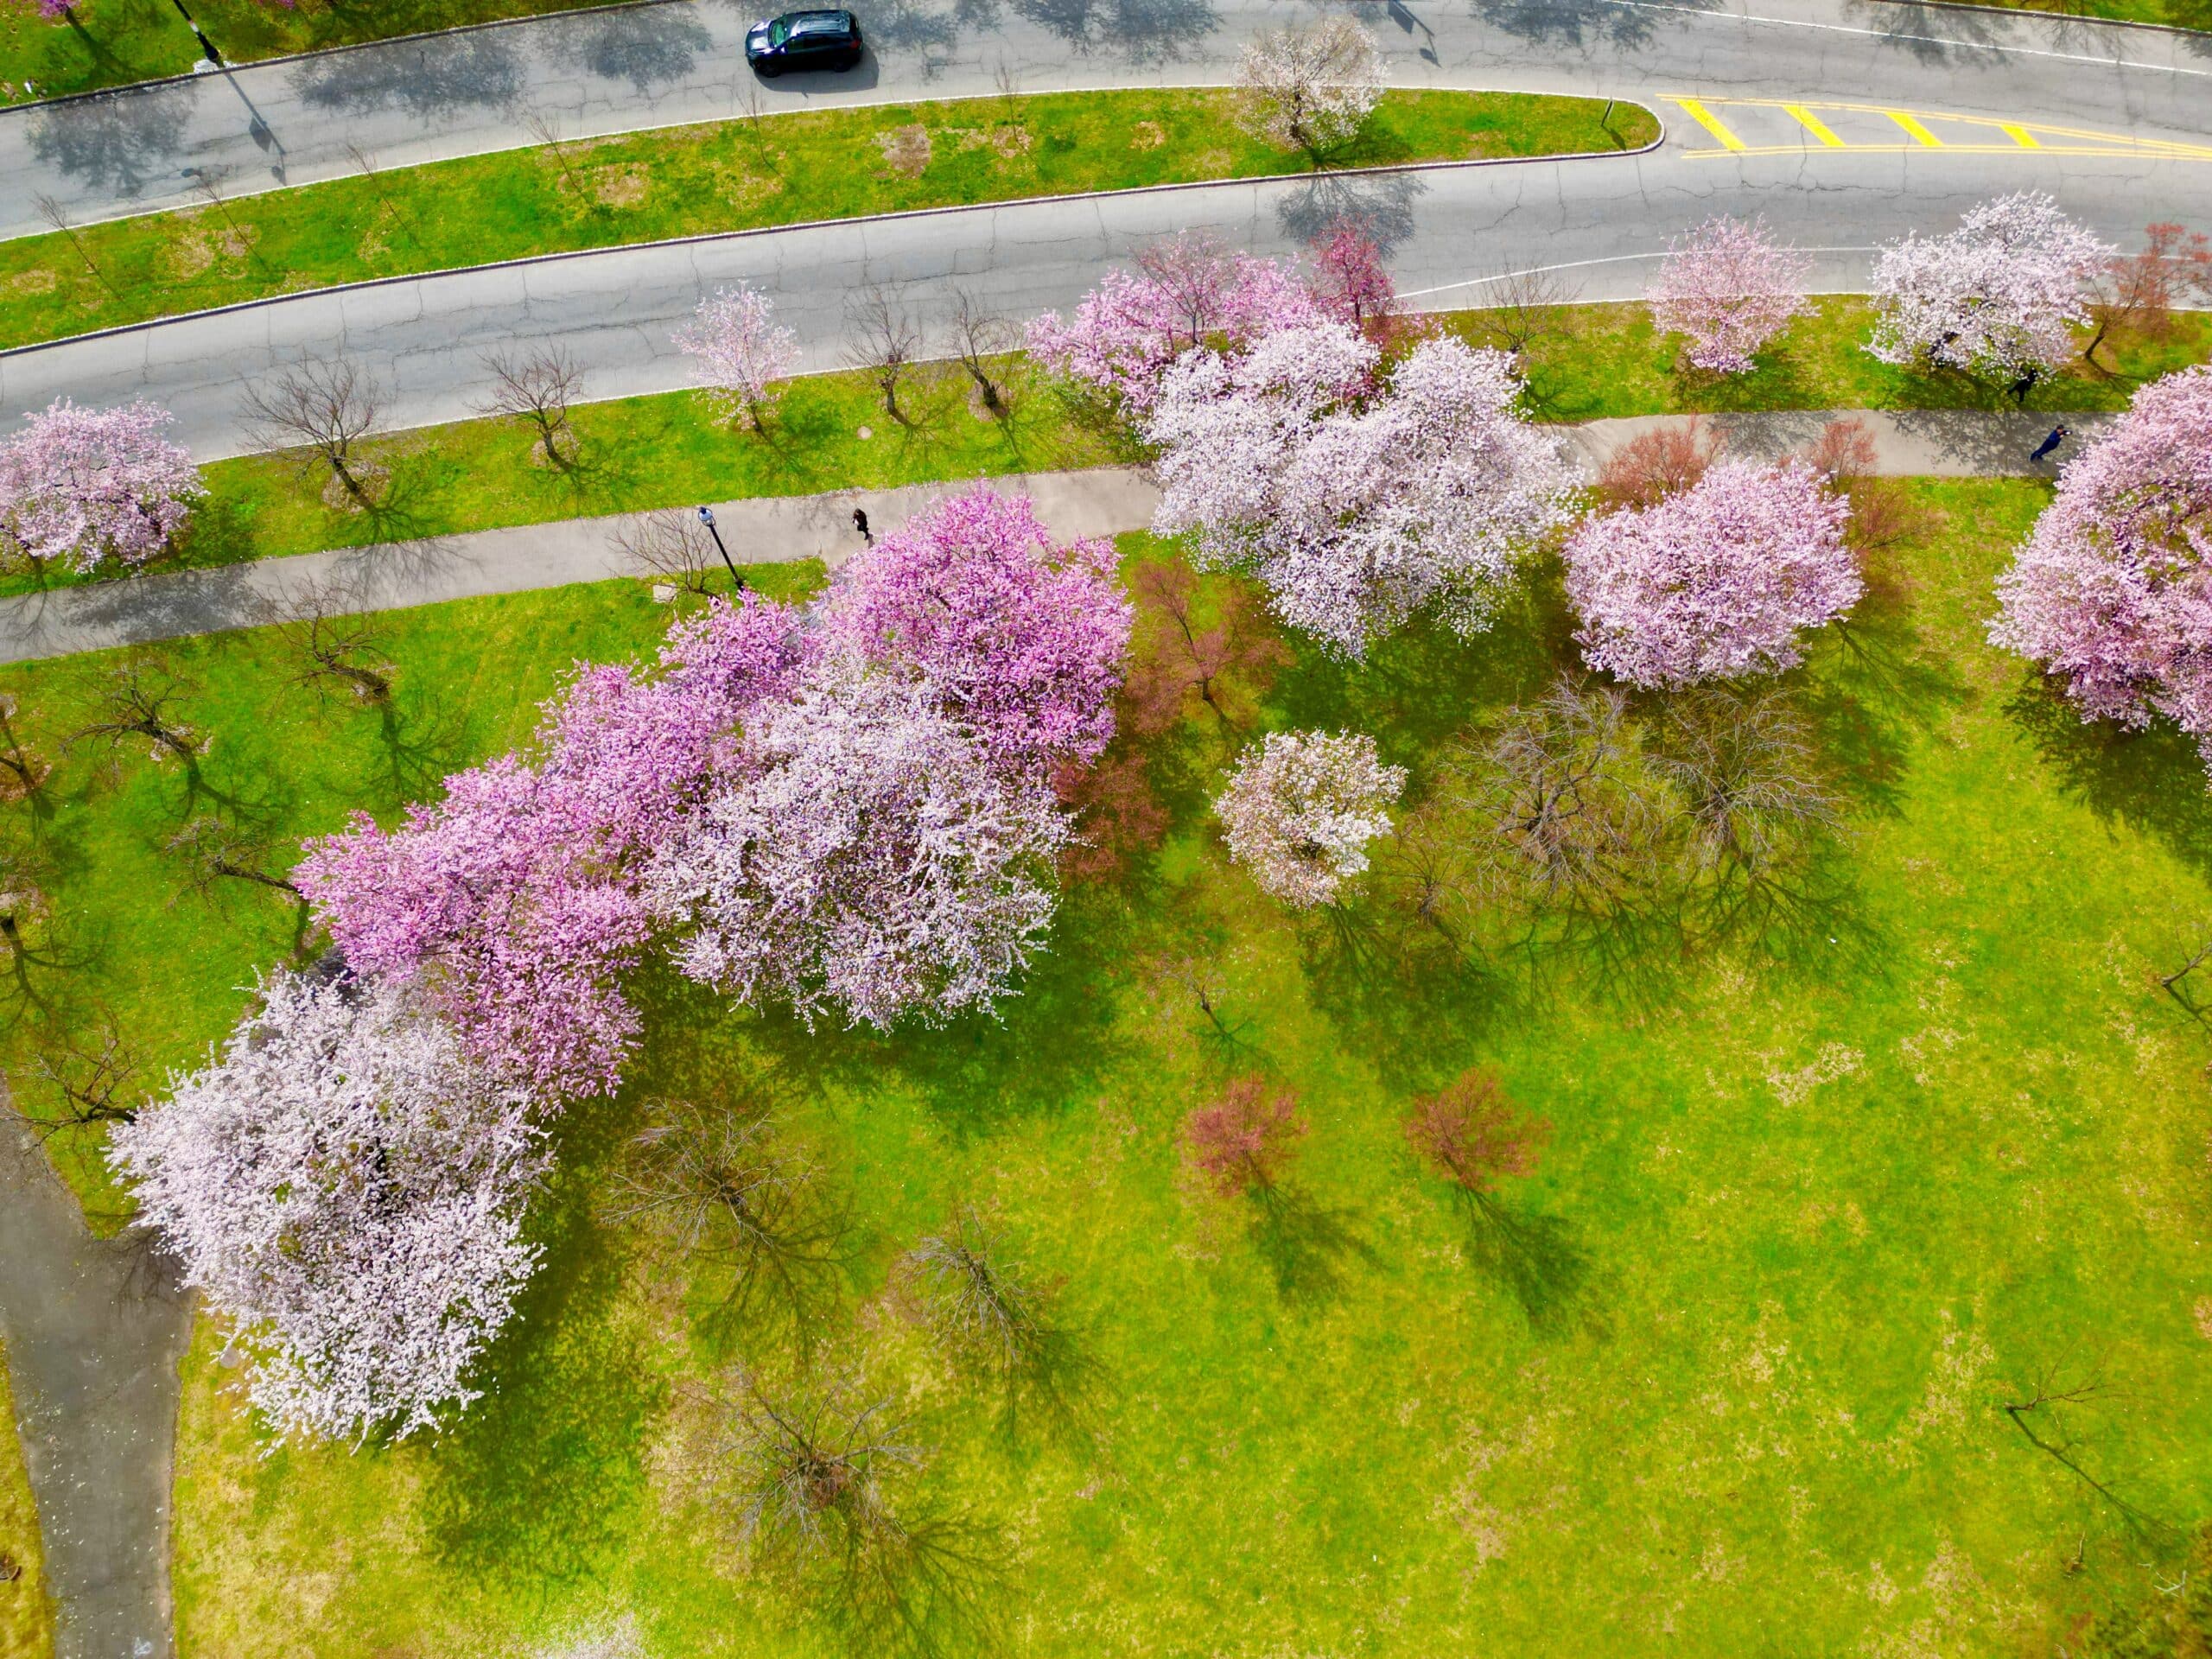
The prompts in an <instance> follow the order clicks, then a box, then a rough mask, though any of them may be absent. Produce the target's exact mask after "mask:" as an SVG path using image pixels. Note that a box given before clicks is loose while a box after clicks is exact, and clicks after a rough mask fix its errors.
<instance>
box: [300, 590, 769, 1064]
mask: <svg viewBox="0 0 2212 1659" xmlns="http://www.w3.org/2000/svg"><path fill="white" fill-rule="evenodd" d="M799 658H800V645H799V642H798V638H797V635H796V619H795V618H794V617H793V616H792V615H791V613H789V612H788V611H785V609H783V608H782V607H779V606H775V605H772V604H768V603H766V602H765V601H760V600H759V599H757V598H755V597H753V596H752V595H749V594H748V595H746V596H744V598H743V599H742V600H741V602H740V603H739V604H738V605H735V606H732V605H729V604H728V603H725V602H719V601H718V602H717V603H715V605H714V606H713V607H710V608H709V610H708V611H707V612H706V613H704V615H703V616H702V617H701V618H700V619H699V620H696V621H694V622H690V623H687V624H684V625H682V626H678V627H677V629H676V630H674V631H673V632H672V633H671V638H670V639H669V642H668V644H667V645H665V646H664V649H663V651H662V653H661V671H660V673H659V674H658V675H656V676H651V677H648V676H643V675H640V674H639V673H637V672H635V671H632V670H631V669H628V668H621V667H608V666H601V667H587V668H585V669H583V670H582V671H579V673H578V674H577V676H576V677H575V679H574V680H573V681H572V682H571V683H569V686H568V687H567V688H566V689H565V690H563V692H562V693H561V694H560V695H559V696H556V698H554V699H553V700H552V701H551V702H549V703H547V704H546V707H545V719H544V721H543V725H542V726H541V728H540V729H539V732H538V735H537V742H536V745H535V749H536V753H535V755H534V756H531V757H525V756H524V755H520V754H508V755H504V756H501V757H500V758H499V759H497V760H493V761H491V762H489V763H487V764H486V765H485V766H478V767H476V768H474V769H473V770H471V771H468V772H457V773H455V774H454V776H452V777H451V778H448V779H447V780H446V785H447V791H446V798H444V799H443V800H442V801H440V802H437V803H435V804H426V805H418V806H416V807H413V808H410V810H409V812H408V815H407V817H406V819H405V821H404V823H401V824H400V825H399V826H398V827H397V828H396V829H391V830H389V831H387V830H384V829H378V826H377V825H376V824H375V823H373V822H372V821H371V820H370V819H369V818H367V817H365V815H357V816H356V817H355V818H354V821H353V825H352V827H351V828H350V829H348V830H346V832H345V833H344V834H341V835H338V836H327V837H325V838H323V839H322V840H321V841H319V842H314V843H311V844H310V846H309V848H308V855H307V857H306V858H305V859H303V860H302V862H301V864H300V867H299V870H298V873H297V874H298V879H299V881H300V885H301V887H302V889H303V890H304V891H305V893H307V895H308V899H309V900H310V902H311V903H312V904H313V905H314V906H315V910H316V913H317V917H318V919H320V920H321V923H322V924H323V925H324V926H325V927H327V929H328V930H329V931H330V934H331V937H332V938H334V939H335V940H336V941H337V943H338V944H339V946H340V949H341V950H344V951H345V953H346V960H347V961H348V963H351V964H352V965H353V968H354V969H357V970H358V971H360V972H364V973H369V974H379V975H387V976H394V977H408V976H417V975H419V976H422V977H423V981H424V983H425V985H426V987H427V988H428V990H429V995H430V996H431V997H432V999H433V1000H434V1001H435V1002H436V1004H437V1005H438V1007H440V1008H441V1009H442V1011H443V1012H444V1014H446V1015H447V1016H448V1018H449V1019H451V1020H453V1021H454V1024H455V1026H456V1027H457V1028H458V1030H459V1032H460V1033H461V1039H462V1041H463V1043H464V1045H465V1046H467V1048H468V1049H469V1051H470V1052H471V1053H472V1055H473V1056H474V1057H475V1058H477V1059H479V1060H480V1061H482V1062H484V1063H486V1064H489V1065H493V1067H494V1068H495V1069H497V1070H498V1071H500V1073H501V1074H502V1075H505V1076H512V1077H517V1078H518V1079H519V1080H522V1081H524V1082H526V1083H527V1084H529V1085H530V1086H531V1087H532V1088H533V1089H536V1090H541V1091H543V1092H544V1093H547V1094H549V1095H552V1096H567V1095H577V1094H588V1093H593V1092H596V1091H599V1090H611V1089H612V1088H613V1086H614V1084H615V1082H616V1080H617V1078H618V1077H619V1076H620V1068H621V1063H622V1058H623V1056H624V1055H625V1053H626V1052H627V1051H628V1048H629V1046H630V1045H631V1043H632V1040H633V1039H634V1038H635V1035H636V1031H637V1015H636V1014H635V1012H634V1011H633V1010H632V1008H631V1007H630V1005H629V1003H628V1002H627V1001H626V1000H625V998H624V997H623V995H622V994H621V992H620V988H619V986H618V984H617V979H618V977H619V976H620V974H621V973H622V971H623V970H625V969H626V968H628V967H629V966H630V965H631V964H632V963H633V962H634V961H635V960H636V959H637V957H638V956H639V952H640V951H641V950H642V949H643V948H644V945H645V941H646V939H647V938H648V936H649V934H650V932H651V930H652V916H651V912H650V910H649V907H648V906H647V904H646V901H645V897H644V895H643V893H642V891H641V888H640V887H639V875H640V874H641V872H642V870H643V868H644V867H645V863H646V862H647V861H648V860H649V858H650V857H651V856H652V854H653V853H654V852H655V850H656V849H658V848H659V847H661V846H662V845H664V844H665V843H666V842H669V841H670V840H671V839H672V838H673V837H674V836H675V834H676V832H677V827H678V825H679V823H681V822H682V821H683V818H684V817H686V816H687V814H688V813H689V812H690V810H693V809H694V808H696V806H697V805H698V804H700V803H701V802H702V800H703V799H704V798H706V796H707V795H708V793H709V788H710V785H711V783H712V780H713V779H714V778H715V775H716V768H717V766H718V765H719V763H720V762H721V760H723V758H724V756H725V752H726V751H727V750H728V748H729V747H730V746H731V744H732V741H733V734H734V732H735V731H736V728H737V726H738V723H739V721H740V719H741V716H742V715H743V714H744V713H745V711H746V710H747V709H749V708H751V707H752V706H753V703H755V702H758V701H760V699H762V698H764V697H771V696H780V695H782V694H784V693H785V692H786V691H788V690H789V689H790V687H791V684H792V683H794V682H795V680H796V678H797V675H798V664H799Z"/></svg>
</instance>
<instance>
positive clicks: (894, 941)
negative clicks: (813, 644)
mask: <svg viewBox="0 0 2212 1659" xmlns="http://www.w3.org/2000/svg"><path fill="white" fill-rule="evenodd" d="M1067 834H1068V828H1067V822H1066V818H1065V815H1064V814H1063V813H1062V812H1061V810H1060V809H1059V808H1058V805H1057V804H1055V802H1054V800H1053V798H1052V791H1051V788H1050V785H1048V784H1047V783H1046V781H1045V780H1044V779H1040V778H1031V777H1026V776H1021V775H1011V774H1008V773H1007V772H1004V771H1003V770H1001V768H999V767H998V766H995V765H994V764H993V761H992V757H991V752H990V749H989V747H988V745H987V743H986V742H985V741H983V740H982V739H981V738H980V737H978V736H977V735H976V734H975V733H974V732H973V731H972V730H970V729H969V728H967V727H966V726H964V725H963V724H962V723H960V722H959V721H956V720H955V719H953V718H952V717H950V715H948V714H947V713H946V712H945V711H944V709H943V707H942V706H941V704H940V703H939V702H938V698H937V697H936V696H934V695H933V692H932V690H931V687H930V686H929V685H927V684H926V683H922V682H919V681H917V680H915V679H914V678H912V677H908V676H904V675H898V674H891V673H883V672H870V671H868V670H867V669H866V668H864V667H863V666H862V665H861V664H856V663H853V662H851V661H849V660H843V661H838V660H833V661H831V662H830V663H829V664H825V666H824V667H823V670H822V671H820V672H818V673H817V674H816V675H815V676H814V677H811V678H810V681H809V683H807V684H805V685H804V687H803V688H802V689H801V690H799V691H798V693H797V694H796V695H795V696H792V697H791V698H790V699H789V700H787V701H782V702H773V703H766V704H763V705H762V706H761V707H760V709H759V710H758V711H756V714H755V715H754V717H753V718H752V719H751V720H749V721H747V728H746V760H745V766H744V768H743V770H742V771H741V772H739V773H738V774H737V775H736V776H735V777H734V780H733V781H731V782H729V783H728V785H726V786H725V787H724V789H723V790H722V791H721V793H720V794H718V795H717V796H716V797H715V798H713V799H712V800H710V801H709V802H708V803H707V804H706V805H705V807H704V808H703V809H702V811H701V813H700V815H699V817H698V820H697V822H696V824H695V825H694V826H693V827H692V829H690V832H689V833H688V834H687V835H686V836H684V837H683V839H682V840H681V841H680V842H677V844H675V845H674V846H673V847H671V849H670V850H669V851H668V852H667V853H666V854H664V855H663V857H662V858H661V859H660V861H658V864H657V866H656V868H655V869H654V870H653V872H652V878H651V880H650V881H649V883H648V889H649V892H650V893H651V894H652V899H653V901H654V903H655V905H656V906H657V908H658V911H659V912H661V913H662V914H664V915H666V916H668V917H670V918H672V919H674V920H677V922H679V923H682V924H686V925H687V931H685V932H684V933H683V936H682V937H681V938H679V939H678V940H677V944H676V945H675V957H676V962H677V966H678V967H679V968H680V969H682V970H683V972H684V973H685V974H687V975H689V976H691V977H692V978H694V979H696V980H699V981H702V982H705V983H708V984H711V985H714V986H716V987H718V988H721V989H722V990H723V991H725V992H727V993H728V994H729V995H732V996H734V998H736V1000H737V1001H740V1002H741V1003H746V1004H754V1005H757V1004H759V1003H761V1002H764V1001H768V1000H770V999H772V998H773V999H780V1000H786V1001H789V1002H790V1003H791V1005H792V1006H793V1007H795V1008H796V1009H797V1010H798V1014H799V1015H800V1017H801V1018H802V1019H804V1020H808V1021H809V1022H811V1021H813V1020H816V1019H817V1018H819V1017H820V1016H821V1015H822V1014H823V1013H824V1012H825V1011H834V1012H836V1014H840V1015H842V1017H843V1018H844V1019H845V1020H848V1021H849V1022H850V1023H852V1024H855V1025H859V1024H863V1023H865V1024H868V1025H872V1026H875V1027H880V1028H887V1027H890V1026H891V1025H892V1024H893V1022H894V1021H896V1020H898V1019H899V1017H900V1016H901V1015H903V1014H909V1013H913V1014H918V1015H920V1016H921V1017H922V1018H923V1019H925V1020H942V1019H944V1018H946V1017H948V1016H950V1015H951V1014H957V1013H961V1012H963V1011H965V1010H968V1009H970V1008H988V1007H989V1006H990V1005H991V1003H992V1002H994V1001H996V1000H997V998H999V997H1000V996H1001V995H1004V994H1005V992H1006V990H1007V987H1008V986H1009V984H1010V983H1011V982H1012V981H1013V978H1014V976H1015V975H1016V974H1017V973H1019V972H1020V970H1021V969H1023V968H1024V967H1026V966H1027V963H1028V961H1029V957H1030V956H1031V954H1032V952H1033V950H1035V949H1036V947H1037V942H1038V939H1039V936H1040V935H1041V934H1042V933H1043V932H1044V931H1045V929H1046V925H1048V924H1049V923H1050V921H1051V920H1052V908H1053V900H1052V888H1051V886H1050V881H1051V877H1052V861H1053V859H1054V857H1055V855H1057V854H1058V851H1059V849H1060V847H1061V845H1062V844H1063V843H1064V842H1065V840H1066V839H1067Z"/></svg>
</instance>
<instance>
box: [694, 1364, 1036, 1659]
mask: <svg viewBox="0 0 2212 1659" xmlns="http://www.w3.org/2000/svg"><path fill="white" fill-rule="evenodd" d="M740 1389H741V1392H740V1394H739V1395H738V1398H737V1399H736V1400H735V1401H734V1402H733V1403H732V1405H731V1406H730V1407H729V1408H728V1413H727V1416H726V1420H725V1427H724V1430H723V1433H722V1434H721V1439H720V1442H719V1444H718V1445H717V1446H715V1453H716V1461H717V1462H718V1463H719V1464H720V1465H721V1468H722V1471H723V1478H724V1481H725V1483H726V1486H727V1491H728V1499H727V1501H728V1503H729V1507H730V1510H731V1514H732V1520H733V1521H734V1525H735V1529H736V1531H737V1533H738V1535H739V1536H740V1538H741V1540H742V1541H744V1542H745V1544H746V1546H747V1548H748V1549H749V1550H750V1551H751V1552H752V1554H753V1557H754V1559H755V1560H761V1561H765V1562H768V1563H772V1564H788V1565H789V1566H791V1567H793V1568H795V1569H796V1570H797V1571H798V1573H799V1574H800V1575H801V1577H802V1580H803V1582H804V1583H805V1584H806V1586H807V1587H808V1589H809V1591H810V1597H809V1599H810V1601H812V1602H813V1604H814V1605H817V1606H818V1607H820V1608H821V1609H822V1610H823V1612H824V1613H825V1614H827V1615H828V1616H829V1618H831V1619H832V1620H833V1621H834V1622H835V1623H836V1624H838V1625H840V1626H842V1630H843V1634H844V1635H845V1637H846V1638H847V1640H848V1642H849V1644H850V1645H851V1647H852V1649H853V1650H854V1651H855V1652H862V1653H868V1654H870V1655H875V1654H906V1655H913V1656H918V1659H939V1656H948V1659H949V1656H951V1655H954V1654H961V1655H968V1654H973V1653H975V1652H976V1651H978V1650H980V1649H983V1648H984V1647H986V1646H987V1645H988V1632H989V1623H988V1621H989V1600H988V1597H989V1592H991V1591H992V1590H993V1589H994V1588H995V1587H996V1586H997V1584H998V1582H999V1580H1000V1577H1001V1574H1000V1573H999V1570H998V1567H997V1563H996V1560H995V1554H996V1551H995V1548H994V1544H993V1541H992V1540H991V1538H990V1536H989V1535H988V1532H987V1531H986V1530H985V1529H982V1528H980V1527H977V1526H976V1525H974V1524H972V1523H970V1522H968V1521H966V1520H964V1519H963V1518H961V1517H958V1516H947V1515H944V1514H940V1513H936V1512H933V1511H931V1510H929V1509H927V1508H926V1507H923V1506H919V1505H914V1504H910V1503H906V1502H904V1501H900V1502H899V1503H894V1502H893V1498H894V1496H895V1495H896V1494H895V1488H896V1487H897V1486H898V1485H899V1483H900V1482H901V1481H903V1480H904V1479H906V1478H908V1477H910V1476H911V1475H912V1473H913V1472H914V1471H916V1470H918V1468H920V1467H921V1465H923V1464H924V1463H925V1461H926V1460H927V1458H928V1452H927V1451H926V1450H925V1448H924V1447H922V1446H918V1445H917V1444H915V1443H914V1442H913V1441H912V1440H911V1439H910V1438H909V1437H908V1435H907V1433H906V1428H905V1427H904V1425H903V1424H902V1423H901V1422H900V1421H899V1417H898V1415H897V1413H896V1411H895V1409H894V1408H893V1402H892V1400H891V1398H890V1396H889V1395H885V1394H881V1393H871V1392H864V1391H863V1390H862V1389H861V1388H860V1387H859V1385H858V1384H857V1383H856V1382H855V1380H853V1379H851V1378H846V1379H842V1380H838V1381H833V1382H830V1383H823V1384H818V1385H813V1386H810V1387H807V1388H804V1389H799V1390H796V1391H794V1392H793V1393H792V1394H791V1395H789V1396H787V1397H785V1398H784V1399H780V1400H779V1399H775V1398H772V1397H771V1396H770V1395H769V1394H768V1393H767V1392H766V1390H764V1389H762V1388H760V1386H759V1383H758V1382H757V1381H756V1379H754V1378H753V1377H750V1376H747V1377H745V1378H742V1379H741V1383H740Z"/></svg>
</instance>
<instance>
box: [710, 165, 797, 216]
mask: <svg viewBox="0 0 2212 1659" xmlns="http://www.w3.org/2000/svg"><path fill="white" fill-rule="evenodd" d="M782 194H784V181H782V180H781V179H779V178H777V177H775V176H774V175H772V174H760V173H727V174H724V175H722V182H721V198H722V200H724V201H726V202H728V203H729V205H730V206H731V207H734V208H736V209H737V210H738V212H740V213H749V212H751V211H752V210H753V208H755V207H759V206H760V204H761V203H762V202H764V201H772V200H775V199H776V198H777V197H778V196H780V195H782Z"/></svg>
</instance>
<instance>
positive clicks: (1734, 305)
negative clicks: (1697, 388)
mask: <svg viewBox="0 0 2212 1659" xmlns="http://www.w3.org/2000/svg"><path fill="white" fill-rule="evenodd" d="M1811 276H1812V262H1811V261H1810V260H1808V259H1807V258H1806V257H1805V256H1804V255H1802V254H1801V253H1799V252H1798V251H1796V249H1795V248H1786V247H1783V245H1781V244H1779V243H1777V241H1776V240H1775V239H1774V236H1773V234H1772V232H1770V231H1769V230H1768V229H1767V227H1766V221H1765V220H1764V219H1732V218H1729V217H1728V216H1727V215H1726V214H1716V215H1714V216H1713V218H1711V219H1707V220H1706V222H1705V223H1704V224H1702V225H1700V226H1698V227H1697V229H1695V230H1694V231H1692V232H1690V233H1689V234H1688V236H1686V237H1684V238H1681V240H1679V241H1676V242H1674V243H1671V244H1669V246H1668V249H1667V257H1665V258H1664V259H1662V261H1660V264H1659V272H1658V275H1657V276H1656V277H1655V278H1654V279H1653V281H1652V283H1651V292H1650V296H1649V298H1650V301H1651V321H1653V323H1654V324H1656V326H1657V327H1659V328H1660V329H1662V331H1664V332H1666V333H1668V334H1681V335H1682V336H1683V340H1684V344H1683V348H1682V355H1683V356H1684V357H1685V358H1687V359H1688V360H1689V363H1690V365H1691V366H1692V367H1694V368H1700V369H1704V370H1706V371H1707V372H1709V373H1713V374H1748V373H1749V372H1751V370H1752V369H1753V368H1754V367H1755V366H1757V365H1756V362H1755V359H1756V358H1757V357H1758V352H1759V349H1760V348H1761V347H1762V346H1765V345H1766V344H1767V342H1768V341H1770V340H1772V339H1773V338H1774V337H1775V336H1776V335H1777V334H1780V333H1781V332H1782V331H1783V329H1785V328H1787V327H1789V323H1790V320H1791V319H1792V318H1793V317H1796V316H1798V315H1801V314H1802V312H1803V311H1804V310H1805V309H1806V308H1807V305H1808V301H1807V300H1806V298H1805V284H1806V283H1807V282H1808V280H1809V279H1810V277H1811Z"/></svg>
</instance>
